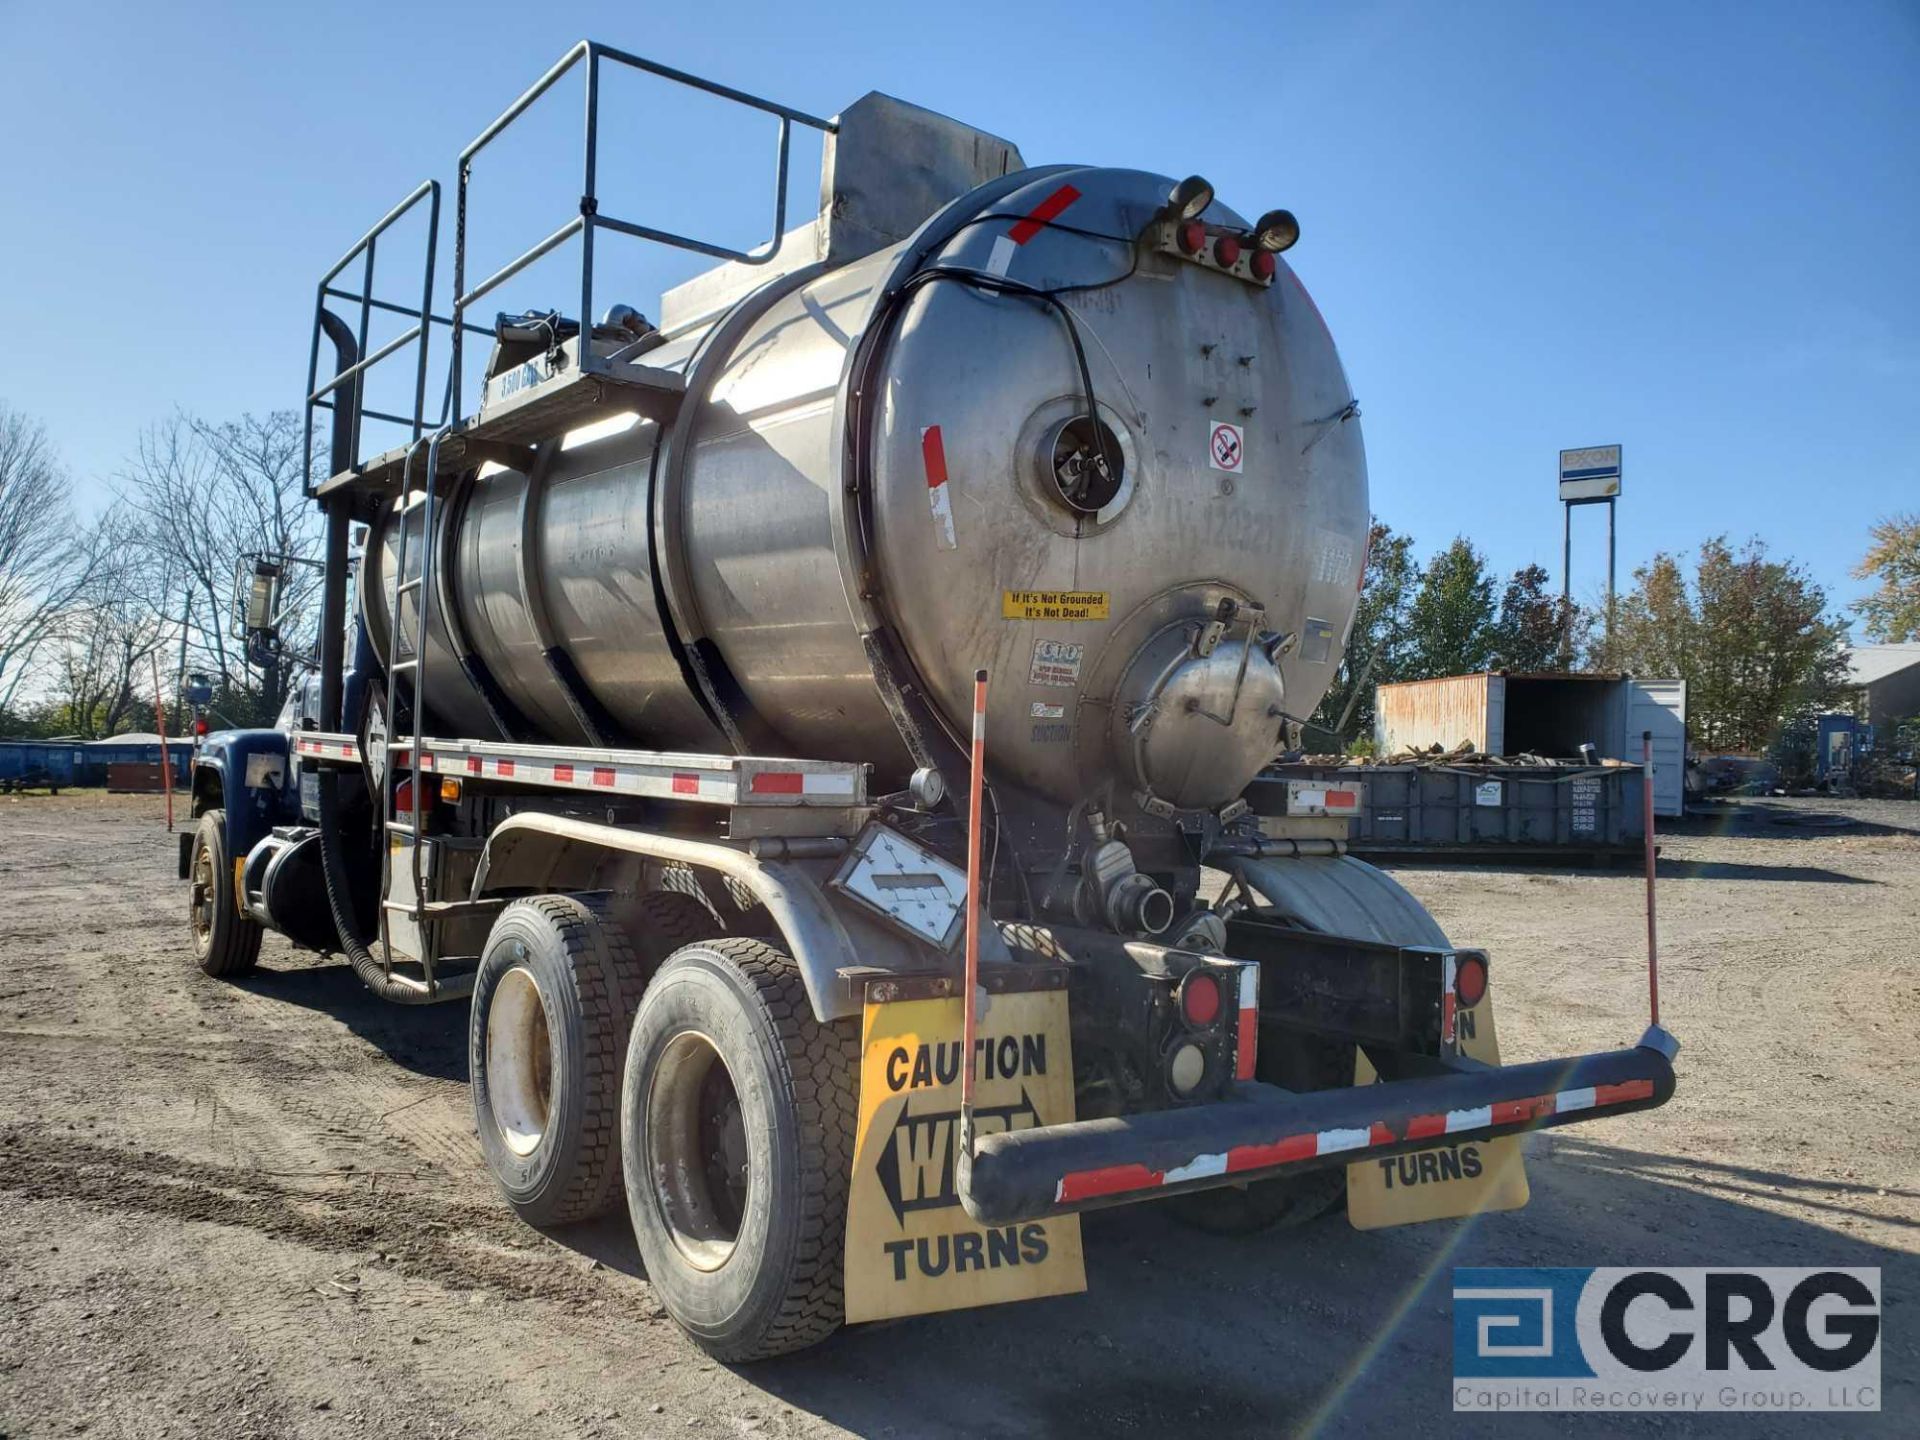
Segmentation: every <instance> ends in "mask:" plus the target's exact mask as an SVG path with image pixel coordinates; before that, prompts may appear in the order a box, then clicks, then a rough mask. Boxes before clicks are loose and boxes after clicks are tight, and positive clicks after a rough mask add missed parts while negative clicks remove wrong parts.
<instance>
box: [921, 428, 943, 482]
mask: <svg viewBox="0 0 1920 1440" xmlns="http://www.w3.org/2000/svg"><path fill="white" fill-rule="evenodd" d="M920 461H921V463H922V464H923V465H925V466H926V467H927V488H928V489H929V490H937V489H939V488H940V487H941V486H942V485H944V484H946V483H947V447H946V446H945V445H944V444H942V443H941V440H940V427H939V426H938V425H929V426H928V427H927V428H926V430H925V431H924V432H922V434H921V436H920Z"/></svg>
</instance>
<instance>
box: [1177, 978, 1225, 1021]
mask: <svg viewBox="0 0 1920 1440" xmlns="http://www.w3.org/2000/svg"><path fill="white" fill-rule="evenodd" d="M1180 1013H1181V1015H1183V1016H1184V1017H1186V1022H1187V1024H1189V1025H1193V1026H1206V1025H1211V1024H1213V1022H1214V1021H1216V1020H1218V1019H1219V1018H1220V982H1219V981H1218V980H1216V979H1214V978H1213V976H1212V975H1210V974H1208V973H1207V972H1206V971H1205V970H1192V971H1189V972H1188V973H1187V978H1186V979H1185V980H1182V981H1181V982H1180Z"/></svg>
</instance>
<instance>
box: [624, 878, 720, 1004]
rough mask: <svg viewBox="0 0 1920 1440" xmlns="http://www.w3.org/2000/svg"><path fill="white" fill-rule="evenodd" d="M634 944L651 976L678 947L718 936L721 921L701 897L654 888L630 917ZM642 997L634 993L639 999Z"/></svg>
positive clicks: (642, 899) (635, 997) (642, 897)
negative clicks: (715, 917)
mask: <svg viewBox="0 0 1920 1440" xmlns="http://www.w3.org/2000/svg"><path fill="white" fill-rule="evenodd" d="M628 932H629V933H630V934H631V935H632V937H633V948H634V950H635V951H636V952H637V953H638V954H639V957H640V964H641V965H642V966H643V967H644V968H645V970H646V972H647V976H648V978H649V979H651V978H652V976H653V974H654V972H655V971H657V970H658V969H659V968H660V967H661V966H662V965H664V964H666V962H667V960H668V958H669V957H670V956H671V955H672V954H673V952H674V951H676V950H678V949H680V948H681V947H682V946H684V945H692V944H694V943H695V942H696V941H701V940H718V939H719V938H720V936H721V934H722V933H723V932H722V931H721V929H720V922H719V921H717V920H715V919H714V918H713V911H711V910H709V909H708V908H707V907H706V905H705V904H703V903H702V902H701V901H700V900H699V899H698V898H697V897H695V896H692V895H687V894H684V893H683V892H681V891H678V890H650V891H648V892H647V893H646V894H645V895H642V896H641V897H640V901H639V903H638V904H637V905H636V906H635V907H634V909H633V912H632V915H631V916H630V918H629V919H628ZM639 999H640V997H639V996H638V995H636V996H634V1000H635V1002H636V1003H638V1001H639Z"/></svg>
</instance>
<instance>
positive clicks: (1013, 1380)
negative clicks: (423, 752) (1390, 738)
mask: <svg viewBox="0 0 1920 1440" xmlns="http://www.w3.org/2000/svg"><path fill="white" fill-rule="evenodd" d="M1806 808H1808V807H1806V806H1802V805H1799V804H1798V803H1797V802H1779V801H1775V802H1766V803H1765V804H1764V805H1760V804H1748V805H1747V806H1745V807H1744V808H1743V809H1742V810H1740V811H1738V812H1729V813H1728V814H1727V815H1726V816H1725V817H1724V818H1722V819H1720V820H1718V821H1714V822H1691V823H1690V825H1689V828H1688V833H1685V834H1677V835H1674V836H1670V837H1668V838H1666V839H1665V841H1664V858H1663V860H1662V862H1661V870H1662V874H1663V875H1664V877H1665V883H1664V884H1663V885H1662V887H1661V892H1660V903H1661V917H1662V936H1663V951H1664V966H1663V978H1664V981H1665V984H1664V986H1663V996H1664V1001H1665V1009H1666V1016H1665V1018H1666V1021H1667V1024H1668V1027H1669V1028H1670V1029H1672V1030H1673V1031H1674V1032H1675V1033H1676V1034H1677V1035H1678V1036H1679V1037H1680V1039H1681V1041H1682V1042H1683V1045H1684V1047H1685V1048H1684V1049H1683V1051H1682V1053H1681V1056H1680V1060H1679V1066H1678V1068H1679V1072H1680V1088H1679V1093H1678V1095H1677V1096H1676V1098H1675V1099H1674V1101H1673V1102H1672V1103H1671V1104H1670V1105H1668V1106H1666V1107H1665V1108H1664V1109H1660V1110H1656V1111H1652V1112H1648V1113H1643V1114H1637V1115H1629V1116H1625V1117H1621V1118H1617V1119H1613V1120H1606V1121H1600V1122H1597V1123H1594V1124H1590V1125H1584V1126H1579V1127H1576V1128H1572V1129H1567V1130H1561V1131H1555V1132H1552V1133H1549V1134H1541V1135H1536V1136H1534V1137H1532V1138H1531V1140H1530V1141H1529V1142H1528V1144H1529V1156H1530V1160H1529V1164H1530V1173H1531V1178H1532V1183H1533V1196H1534V1198H1533V1203H1532V1205H1531V1206H1530V1207H1529V1208H1527V1209H1525V1210H1523V1211H1519V1212H1516V1213H1513V1214H1507V1215H1498V1216H1490V1217H1485V1218H1483V1219H1481V1220H1478V1221H1474V1222H1448V1223H1443V1224H1437V1225H1428V1226H1418V1227H1413V1228H1409V1229H1403V1230H1394V1231H1384V1232H1375V1233H1372V1234H1361V1233H1358V1232H1355V1231H1354V1230H1352V1229H1351V1228H1349V1227H1348V1226H1347V1224H1346V1223H1345V1221H1344V1220H1341V1219H1338V1218H1335V1219H1332V1220H1329V1221H1324V1222H1321V1223H1319V1224H1317V1225H1315V1226H1312V1227H1309V1228H1307V1229H1305V1230H1298V1231H1291V1232H1279V1233H1273V1234H1269V1235H1266V1236H1262V1237H1259V1238H1257V1239H1255V1240H1252V1241H1234V1240H1228V1239H1217V1238H1213V1237H1209V1236H1204V1235H1199V1234H1195V1233H1192V1232H1190V1231H1187V1230H1184V1229H1182V1228H1180V1227H1179V1226H1178V1225H1176V1224H1175V1223H1173V1222H1172V1221H1171V1220H1170V1219H1168V1218H1167V1217H1166V1216H1165V1215H1164V1214H1163V1213H1162V1212H1161V1211H1159V1210H1157V1209H1156V1208H1154V1207H1151V1206H1139V1207H1134V1208H1130V1209H1124V1210H1116V1211H1107V1212H1103V1213H1100V1214H1097V1215H1093V1216H1090V1217H1088V1219H1087V1221H1086V1228H1085V1233H1086V1246H1087V1254H1088V1274H1089V1280H1090V1288H1089V1291H1088V1293H1087V1294H1085V1295H1082V1296H1076V1297H1070V1298H1065V1299H1059V1300H1049V1301H1041V1302H1036V1303H1033V1304H1029V1305H1024V1306H1012V1307H1006V1308H1003V1309H997V1310H984V1311H974V1312H968V1313H960V1314H955V1315H948V1316H940V1317H934V1318H929V1319H922V1320H915V1321H905V1322H897V1323H893V1324H888V1325H880V1326H871V1327H865V1328H862V1329H858V1330H853V1331H847V1332H844V1333H843V1334H842V1335H840V1336H839V1337H837V1338H836V1339H835V1340H834V1341H832V1342H830V1343H829V1344H827V1345H826V1346H824V1347H822V1348H819V1349H817V1350H814V1351H812V1352H809V1353H807V1354H805V1355H802V1356H798V1357H795V1358H792V1359H790V1360H784V1361H779V1362H775V1363H771V1364H765V1365H759V1366H752V1367H747V1368H743V1369H738V1370H735V1369H729V1368H725V1367H721V1366H717V1365H715V1364H714V1363H712V1362H711V1361H709V1360H707V1359H706V1358H705V1357H704V1356H702V1355H701V1353H700V1352H699V1351H697V1350H696V1349H694V1347H693V1346H692V1345H690V1344H689V1343H688V1342H686V1341H685V1340H684V1339H683V1338H681V1336H680V1334H679V1332H678V1331H677V1330H676V1329H675V1328H674V1326H673V1325H672V1323H671V1322H670V1321H668V1320H667V1319H666V1318H665V1317H664V1315H663V1314H662V1313H661V1311H660V1309H659V1307H658V1305H657V1304H656V1303H655V1302H654V1299H653V1297H652V1295H651V1293H650V1292H649V1290H648V1287H647V1284H646V1281H645V1279H644V1277H643V1275H642V1274H641V1271H640V1266H639V1261H638V1258H637V1256H636V1254H635V1251H634V1248H633V1243H632V1240H631V1238H630V1236H629V1234H628V1232H627V1229H626V1220H625V1217H624V1215H622V1216H618V1217H615V1218H614V1219H612V1220H609V1221H605V1222H601V1223H598V1224H595V1225H592V1226H588V1227H580V1228H576V1229H572V1230H563V1231H556V1232H554V1233H552V1234H542V1233H540V1232H537V1231H534V1230H530V1229H527V1228H525V1227H524V1226H521V1225H520V1224H518V1223H517V1222H516V1221H515V1220H514V1219H513V1218H512V1217H511V1215H510V1214H509V1213H508V1212H507V1211H506V1209H505V1208H504V1207H503V1206H502V1205H500V1204H499V1203H497V1202H496V1201H495V1199H494V1196H493V1193H492V1190H491V1186H490V1182H489V1181H488V1179H487V1178H486V1175H485V1173H484V1171H483V1170H482V1168H481V1163H480V1156H479V1151H478V1147H477V1144H476V1142H475V1140H474V1137H473V1134H472V1129H471V1116H470V1113H469V1109H468V1101H467V1091H466V1085H465V1079H466V1059H465V1053H464V1050H465V1027H466V1015H465V1012H464V1010H462V1009H461V1008H460V1007H457V1006H447V1007H439V1008H435V1009H430V1010H425V1011H420V1010H409V1009H402V1008H399V1007H395V1006H390V1005H385V1004H382V1003H381V1002H378V1001H375V1000H373V999H372V998H371V997H369V996H368V995H367V994H366V993H365V992H364V991H363V990H362V989H361V987H360V986H359V984H358V982H357V981H356V980H355V979H354V977H353V974H352V972H351V971H350V970H349V969H348V968H347V967H346V966H345V965H344V964H338V963H316V962H315V961H314V960H313V959H312V958H311V957H308V956H304V955H297V954H295V953H294V952H293V951H292V950H290V949H289V948H288V947H287V945H286V944H285V942H283V941H281V940H279V939H277V938H272V937H270V938H269V940H268V941H267V945H266V949H265V952H264V959H263V964H262V967H261V969H260V971H259V972H258V974H257V975H255V976H254V977H253V978H251V979H249V980H247V981H246V982H244V983H242V984H238V985H233V984H222V983H219V982H216V981H212V980H208V979H205V978H203V977H202V976H201V975H200V974H199V972H198V971H197V970H196V969H195V968H194V966H193V964H192V961H191V959H190V958H189V955H188V951H187V926H186V919H185V897H184V887H183V886H182V885H181V884H180V883H179V882H177V881H176V880H174V879H173V873H174V842H173V840H172V839H171V838H170V837H169V836H167V835H166V834H165V832H164V830H163V828H162V825H161V822H160V802H159V801H158V800H157V799H151V798H134V797H126V798H119V797H116V798H108V797H105V796H102V795H99V794H97V793H82V794H75V795H63V796H61V797H59V798H58V799H49V798H46V797H23V798H8V799H5V800H0V839H3V841H4V843H0V956H4V960H5V964H4V969H0V1437H20V1436H28V1435H32V1436H40V1435H74V1434H81V1433H85V1434H90V1435H126V1436H141V1437H146V1436H229V1435H231V1436H243V1435H260V1436H312V1437H334V1436H347V1435H358V1434H373V1433H378V1434H380V1435H382V1436H451V1435H467V1436H495V1435H498V1436H513V1437H516V1440H533V1437H541V1436H609V1437H612V1436H629V1435H694V1436H703V1435H704V1436H736V1435H737V1436H766V1437H781V1436H809V1437H811V1436H819V1435H828V1434H835V1435H837V1434H842V1433H852V1434H856V1435H862V1436H922V1435H933V1436H946V1435H952V1436H960V1435H965V1436H1000V1435H1028V1434H1049V1435H1052V1434H1058V1435H1101V1436H1127V1435H1143V1436H1151V1435H1160V1434H1168V1433H1181V1434H1208V1435H1229V1434H1241V1433H1251V1434H1273V1433H1287V1432H1305V1431H1314V1430H1320V1431H1323V1432H1324V1433H1328V1434H1360V1435H1368V1436H1392V1437H1395V1440H1403V1437H1407V1436H1417V1435H1427V1434H1451V1433H1455V1432H1456V1431H1457V1432H1459V1433H1482V1432H1487V1431H1497V1432H1501V1433H1505V1432H1509V1431H1510V1432H1514V1433H1524V1434H1550V1433H1551V1434H1557V1433H1561V1432H1563V1431H1565V1430H1566V1429H1567V1428H1569V1426H1570V1425H1579V1426H1581V1427H1583V1428H1586V1429H1588V1430H1590V1431H1592V1432H1593V1433H1596V1434H1598V1433H1607V1434H1614V1433H1621V1432H1626V1433H1651V1432H1659V1431H1663V1430H1665V1431H1675V1432H1679V1431H1684V1430H1688V1429H1690V1428H1697V1429H1706V1430H1712V1431H1715V1432H1717V1433H1726V1434H1729V1435H1731V1434H1739V1435H1752V1434H1762V1435H1766V1434H1792V1433H1804V1432H1805V1431H1807V1430H1808V1429H1810V1428H1812V1427H1811V1425H1810V1424H1809V1423H1808V1422H1806V1421H1798V1422H1796V1421H1793V1420H1790V1419H1788V1418H1785V1417H1769V1416H1726V1417H1720V1420H1719V1421H1718V1422H1717V1423H1716V1422H1712V1421H1709V1422H1707V1423H1704V1424H1703V1423H1701V1422H1696V1421H1688V1420H1686V1419H1683V1418H1681V1417H1677V1416H1669V1417H1654V1416H1638V1415H1610V1416H1589V1417H1585V1418H1584V1419H1582V1420H1579V1421H1572V1420H1569V1419H1568V1418H1567V1417H1561V1416H1551V1415H1540V1416H1523V1417H1511V1418H1507V1419H1503V1420H1500V1421H1486V1420H1481V1419H1478V1418H1468V1417H1460V1419H1459V1420H1456V1417H1455V1416H1454V1415H1453V1414H1452V1413H1451V1411H1450V1408H1449V1406H1450V1401H1449V1385H1448V1379H1449V1376H1450V1374H1451V1363H1450V1362H1451V1341H1450V1322H1449V1313H1450V1312H1449V1293H1450V1291H1449V1269H1450V1267H1451V1266H1453V1265H1455V1264H1481V1265H1485V1264H1518V1265H1530V1264H1547V1265H1609V1264H1658V1265H1674V1264H1679V1265H1698V1264H1738V1265H1745V1264H1775V1265H1779V1264H1789V1265H1814V1264H1823V1265H1826V1264H1832V1265H1879V1266H1882V1267H1883V1268H1884V1273H1883V1287H1884V1290H1885V1294H1886V1297H1887V1300H1886V1303H1887V1325H1886V1342H1885V1349H1884V1382H1885V1389H1886V1396H1885V1411H1884V1413H1883V1414H1882V1415H1881V1416H1878V1417H1857V1416H1856V1417H1844V1423H1841V1424H1832V1423H1825V1422H1817V1421H1816V1422H1814V1423H1817V1424H1819V1425H1820V1428H1821V1429H1822V1430H1824V1431H1825V1432H1827V1433H1832V1434H1851V1433H1858V1432H1859V1431H1862V1430H1865V1431H1869V1432H1873V1433H1907V1434H1911V1433H1913V1428H1912V1427H1913V1425H1914V1420H1913V1414H1914V1410H1915V1406H1916V1403H1920V1394H1917V1393H1916V1384H1915V1381H1916V1377H1920V1363H1916V1361H1917V1358H1920V1356H1917V1353H1916V1339H1917V1337H1916V1334H1915V1327H1914V1325H1913V1323H1912V1320H1911V1317H1912V1316H1913V1315H1914V1313H1915V1311H1914V1308H1913V1303H1912V1301H1913V1296H1914V1294H1915V1289H1916V1282H1920V1259H1917V1258H1916V1251H1920V965H1917V964H1916V960H1915V944H1914V940H1915V934H1916V930H1920V805H1911V804H1905V805H1903V804H1899V803H1879V804H1870V803H1845V804H1842V803H1830V804H1823V805H1822V806H1821V807H1819V808H1821V809H1823V810H1827V811H1836V810H1837V811H1844V812H1845V813H1846V814H1847V815H1849V816H1851V817H1853V818H1854V819H1855V821H1856V822H1857V823H1855V824H1854V825H1853V826H1852V827H1850V828H1848V829H1845V830H1840V831H1825V830H1815V829H1809V828H1803V827H1790V826H1785V825H1781V824H1777V823H1773V822H1772V821H1771V820H1769V818H1767V817H1768V815H1769V814H1777V813H1783V812H1784V813H1789V814H1791V812H1793V811H1795V810H1796V809H1800V810H1804V809H1806ZM1397 873H1398V874H1399V875H1400V877H1401V878H1402V879H1403V880H1404V881H1405V882H1406V883H1407V884H1408V885H1409V886H1410V887H1411V888H1412V889H1413V890H1414V892H1415V893H1416V894H1418V895H1419V896H1420V897H1421V898H1422V899H1423V900H1425V901H1426V902H1427V903H1428V904H1429V905H1430V906H1431V907H1432V908H1433V910H1434V912H1435V913H1436V914H1437V915H1438V916H1439V918H1440V920H1441V922H1442V923H1443V924H1444V925H1445V926H1446V928H1447V929H1448V931H1449V933H1450V934H1451V935H1452V936H1453V938H1454V939H1455V940H1456V941H1457V942H1460V943H1476V944H1484V945H1486V946H1488V947H1489V948H1490V949H1491V950H1492V952H1493V955H1494V967H1495V968H1494V976H1495V981H1494V992H1493V993H1494V994H1495V995H1496V996H1497V997H1498V1000H1499V1005H1500V1010H1499V1016H1500V1031H1501V1038H1502V1044H1503V1049H1504V1051H1505V1053H1506V1055H1507V1056H1508V1057H1509V1058H1537V1057H1544V1056H1549V1055H1555V1054H1567V1053H1572V1052H1576V1051H1582V1050H1589V1049H1600V1048H1607V1047H1611V1046H1613V1045H1616V1044H1622V1043H1626V1042H1629V1041H1631V1040H1632V1039H1633V1038H1634V1037H1635V1036H1637V1035H1638V1034H1639V1032H1640V1029H1641V1027H1642V1026H1643V1024H1644V1022H1645V1004H1646V997H1645V981H1644V960H1643V949H1642V911H1641V881H1640V877H1639V876H1638V875H1637V874H1631V873H1626V872H1616V873H1611V874H1606V873H1575V872H1567V871H1557V870H1552V869H1517V868H1516V869H1445V868H1403V869H1401V870H1400V871H1398V872H1397ZM1148 1357H1152V1358H1151V1359H1149V1358H1148Z"/></svg>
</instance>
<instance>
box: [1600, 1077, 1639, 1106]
mask: <svg viewBox="0 0 1920 1440" xmlns="http://www.w3.org/2000/svg"><path fill="white" fill-rule="evenodd" d="M1652 1098H1653V1082H1652V1081H1651V1080H1623V1081H1622V1082H1621V1083H1620V1084H1618V1085H1596V1086H1594V1087H1593V1103H1594V1104H1596V1105H1624V1104H1626V1103H1627V1102H1628V1101H1629V1100H1651V1099H1652Z"/></svg>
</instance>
